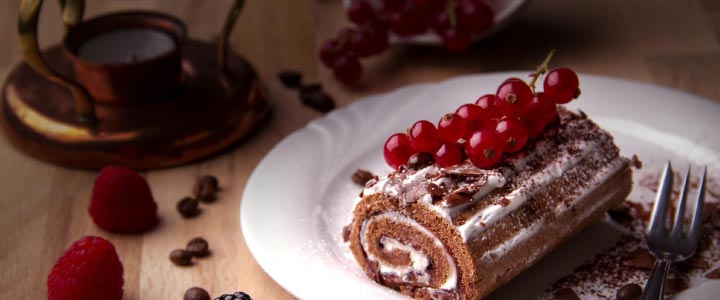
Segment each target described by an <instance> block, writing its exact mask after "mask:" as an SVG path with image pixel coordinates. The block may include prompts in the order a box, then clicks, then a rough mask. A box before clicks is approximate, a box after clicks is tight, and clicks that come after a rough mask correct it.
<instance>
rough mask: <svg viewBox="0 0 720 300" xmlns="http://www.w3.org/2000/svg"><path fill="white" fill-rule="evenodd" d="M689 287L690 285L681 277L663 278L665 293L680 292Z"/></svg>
mask: <svg viewBox="0 0 720 300" xmlns="http://www.w3.org/2000/svg"><path fill="white" fill-rule="evenodd" d="M689 287H690V285H689V284H688V283H687V281H685V279H682V278H677V277H676V278H668V279H667V280H665V291H664V292H665V294H666V295H670V294H676V293H679V292H682V291H684V290H687V289H688V288H689Z"/></svg>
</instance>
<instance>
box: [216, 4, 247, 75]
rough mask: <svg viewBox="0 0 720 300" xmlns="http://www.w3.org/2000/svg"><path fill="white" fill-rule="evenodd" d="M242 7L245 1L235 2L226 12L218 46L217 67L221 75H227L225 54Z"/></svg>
mask: <svg viewBox="0 0 720 300" xmlns="http://www.w3.org/2000/svg"><path fill="white" fill-rule="evenodd" d="M243 6H245V0H235V2H234V3H233V6H232V7H231V8H230V11H229V12H228V15H227V18H225V24H224V25H223V28H222V32H221V34H220V45H219V46H218V65H219V66H220V69H221V70H222V72H223V74H227V73H228V72H229V68H228V66H227V52H228V47H230V46H229V43H228V40H229V39H230V33H231V32H232V29H233V28H234V27H235V23H236V22H237V19H238V16H240V12H241V11H242V9H243Z"/></svg>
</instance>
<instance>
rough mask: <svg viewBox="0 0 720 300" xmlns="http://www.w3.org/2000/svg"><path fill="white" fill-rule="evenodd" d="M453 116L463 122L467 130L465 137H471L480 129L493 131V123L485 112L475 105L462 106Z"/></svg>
mask: <svg viewBox="0 0 720 300" xmlns="http://www.w3.org/2000/svg"><path fill="white" fill-rule="evenodd" d="M455 114H457V115H459V116H461V117H462V118H463V119H464V120H465V124H466V126H467V129H466V131H465V136H466V137H467V136H469V135H471V134H472V133H473V132H475V131H478V130H480V129H495V121H493V120H492V119H491V118H490V116H488V115H487V114H486V113H485V111H484V110H483V109H482V108H480V107H479V106H477V105H475V104H464V105H462V106H460V107H458V109H457V110H456V111H455Z"/></svg>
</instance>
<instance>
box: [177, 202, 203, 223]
mask: <svg viewBox="0 0 720 300" xmlns="http://www.w3.org/2000/svg"><path fill="white" fill-rule="evenodd" d="M176 208H177V211H178V212H179V213H180V215H182V216H183V217H185V218H192V217H194V216H197V215H198V214H200V209H198V201H197V200H195V199H194V198H190V197H185V198H182V199H180V201H179V202H178V203H177V205H176Z"/></svg>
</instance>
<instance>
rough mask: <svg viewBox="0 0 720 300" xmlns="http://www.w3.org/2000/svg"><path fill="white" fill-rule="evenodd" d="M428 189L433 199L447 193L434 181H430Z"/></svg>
mask: <svg viewBox="0 0 720 300" xmlns="http://www.w3.org/2000/svg"><path fill="white" fill-rule="evenodd" d="M427 191H428V193H429V194H430V196H432V198H433V200H436V199H440V198H442V196H444V195H445V190H443V188H441V187H439V186H438V185H437V184H434V183H429V184H428V185H427Z"/></svg>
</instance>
